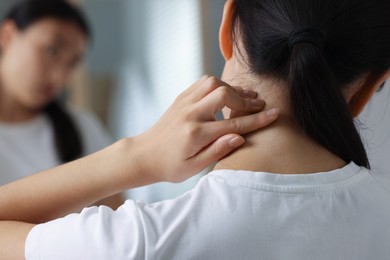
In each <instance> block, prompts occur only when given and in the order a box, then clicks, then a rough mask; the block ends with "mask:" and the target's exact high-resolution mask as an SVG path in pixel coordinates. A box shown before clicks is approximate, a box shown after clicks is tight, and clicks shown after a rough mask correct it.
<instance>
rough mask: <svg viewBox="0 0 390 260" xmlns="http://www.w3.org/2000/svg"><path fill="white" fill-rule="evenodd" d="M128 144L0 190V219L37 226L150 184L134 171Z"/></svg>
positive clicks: (134, 156) (129, 141) (128, 141)
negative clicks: (104, 199) (36, 224)
mask: <svg viewBox="0 0 390 260" xmlns="http://www.w3.org/2000/svg"><path fill="white" fill-rule="evenodd" d="M132 143H133V139H124V140H121V141H119V142H117V143H115V144H113V145H111V146H110V147H108V148H106V149H104V150H102V151H99V152H97V153H95V154H92V155H90V156H87V157H85V158H82V159H80V160H77V161H74V162H71V163H68V164H65V165H62V166H59V167H56V168H53V169H49V170H47V171H44V172H42V173H38V174H35V175H32V176H30V177H27V178H24V179H22V180H19V181H17V182H14V183H10V184H8V185H5V186H3V187H0V194H1V196H0V220H14V221H23V222H28V223H41V222H45V221H48V220H52V219H54V218H58V217H62V216H64V215H66V214H69V213H71V212H75V211H78V210H79V209H80V208H83V207H86V206H88V205H91V204H93V203H95V202H96V201H98V200H101V199H103V198H106V197H109V196H111V195H114V194H116V193H118V192H121V191H123V190H125V189H128V188H134V187H138V186H142V185H146V184H150V183H153V180H150V179H148V178H147V175H146V174H143V173H142V172H141V170H139V169H138V168H137V152H136V151H135V149H136V145H133V144H132ZM129 165H131V166H132V167H129Z"/></svg>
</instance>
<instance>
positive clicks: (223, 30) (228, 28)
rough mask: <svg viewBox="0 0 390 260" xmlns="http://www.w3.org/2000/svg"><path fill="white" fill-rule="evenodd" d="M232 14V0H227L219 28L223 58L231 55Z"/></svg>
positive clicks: (226, 58)
mask: <svg viewBox="0 0 390 260" xmlns="http://www.w3.org/2000/svg"><path fill="white" fill-rule="evenodd" d="M233 14H234V0H228V1H227V2H226V3H225V8H224V10H223V17H222V23H221V27H220V30H219V46H220V49H221V52H222V55H223V57H224V58H225V60H226V61H227V60H229V59H230V58H231V57H232V56H233V39H232V22H233Z"/></svg>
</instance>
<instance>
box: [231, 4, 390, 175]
mask: <svg viewBox="0 0 390 260" xmlns="http://www.w3.org/2000/svg"><path fill="white" fill-rule="evenodd" d="M388 10H390V1H388V0H359V1H356V0H339V1H313V0H300V1H296V0H234V14H233V19H232V28H231V29H232V30H231V31H232V37H233V39H235V44H236V47H237V49H238V53H239V54H240V53H241V54H242V53H243V51H244V50H245V55H242V57H243V59H244V60H245V61H246V62H247V65H248V69H249V71H250V72H252V73H253V74H255V76H270V77H275V78H277V79H279V80H282V81H284V82H286V83H287V85H288V91H289V94H290V95H289V98H290V100H291V106H292V110H293V111H292V113H293V115H294V120H296V122H297V125H298V126H299V127H300V128H301V129H302V131H304V133H305V134H306V135H307V136H308V137H310V138H312V139H313V140H314V141H315V142H317V143H318V144H320V145H321V146H323V147H324V148H326V149H327V150H328V151H329V152H331V153H333V154H335V155H337V156H339V157H340V158H341V159H343V160H344V161H345V162H347V163H348V162H350V161H353V162H355V163H356V164H358V165H360V166H364V167H367V168H368V167H369V166H370V165H369V160H368V158H367V154H366V151H365V149H364V145H363V143H362V140H361V138H360V136H359V133H358V131H357V129H356V127H355V125H354V121H353V115H352V112H354V113H355V112H356V111H350V110H349V107H348V104H347V102H346V101H345V98H344V97H343V95H342V89H345V88H347V87H348V86H349V85H354V84H356V82H357V81H358V80H359V79H363V77H365V78H366V81H367V84H370V83H371V82H372V81H373V80H372V78H370V77H371V76H372V77H375V76H378V75H380V74H377V75H374V74H372V73H373V72H374V73H376V72H378V73H379V72H382V74H383V72H384V71H387V70H389V69H390V36H389V34H388V33H387V32H388V29H389V28H390V18H389V17H390V16H389V14H388ZM237 36H238V37H239V40H240V42H238V41H237ZM242 47H243V48H242ZM367 75H370V77H368V78H367ZM377 79H378V77H376V78H374V80H377ZM366 87H369V88H371V87H372V86H367V85H363V86H361V88H362V89H363V91H364V88H366Z"/></svg>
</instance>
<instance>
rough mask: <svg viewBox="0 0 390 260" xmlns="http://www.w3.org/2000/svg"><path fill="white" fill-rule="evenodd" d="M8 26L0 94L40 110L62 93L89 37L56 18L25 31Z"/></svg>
mask: <svg viewBox="0 0 390 260" xmlns="http://www.w3.org/2000/svg"><path fill="white" fill-rule="evenodd" d="M5 26H8V27H7V29H4V28H3V30H2V34H3V35H1V37H2V41H1V45H2V46H1V60H0V76H1V78H0V79H1V86H0V88H1V94H2V95H3V97H6V98H7V99H8V100H7V101H12V102H18V103H19V104H20V105H22V106H23V107H25V108H27V109H40V108H42V107H43V106H45V105H46V104H48V103H49V102H50V101H52V100H53V99H54V98H55V97H56V96H57V95H58V94H59V92H60V91H61V90H62V88H63V87H64V85H65V83H66V81H67V80H68V79H69V77H70V75H71V73H72V71H73V70H74V68H75V67H76V66H77V64H78V63H79V61H80V59H81V58H82V56H83V54H84V52H85V48H86V44H87V39H86V35H85V34H84V33H83V31H82V30H81V29H79V27H78V26H77V25H76V24H74V23H73V22H69V21H62V20H58V19H55V18H47V19H43V20H40V21H38V22H36V23H34V24H32V25H31V26H29V27H28V28H27V29H25V30H23V31H19V30H18V29H17V28H16V27H15V26H14V24H13V23H12V22H8V23H5V24H4V25H3V27H5ZM4 34H6V35H4ZM5 39H6V40H5Z"/></svg>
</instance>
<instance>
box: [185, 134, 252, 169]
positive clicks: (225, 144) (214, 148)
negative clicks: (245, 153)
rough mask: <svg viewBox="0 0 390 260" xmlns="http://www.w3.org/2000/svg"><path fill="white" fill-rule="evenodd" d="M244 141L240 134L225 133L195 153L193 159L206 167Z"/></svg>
mask: <svg viewBox="0 0 390 260" xmlns="http://www.w3.org/2000/svg"><path fill="white" fill-rule="evenodd" d="M244 143H245V139H244V138H243V137H242V136H240V135H236V134H228V135H224V136H222V137H220V138H218V139H217V140H216V141H215V142H213V143H212V144H210V145H209V146H207V147H205V148H204V149H203V150H201V151H200V152H199V153H197V154H196V155H194V156H193V157H192V158H191V160H196V161H197V162H196V164H197V165H201V166H203V168H204V167H206V166H207V165H209V164H211V163H213V162H216V161H218V160H220V159H222V158H223V157H225V156H226V155H228V154H229V153H231V152H232V151H233V150H235V149H237V148H238V147H240V146H241V145H243V144H244Z"/></svg>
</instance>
